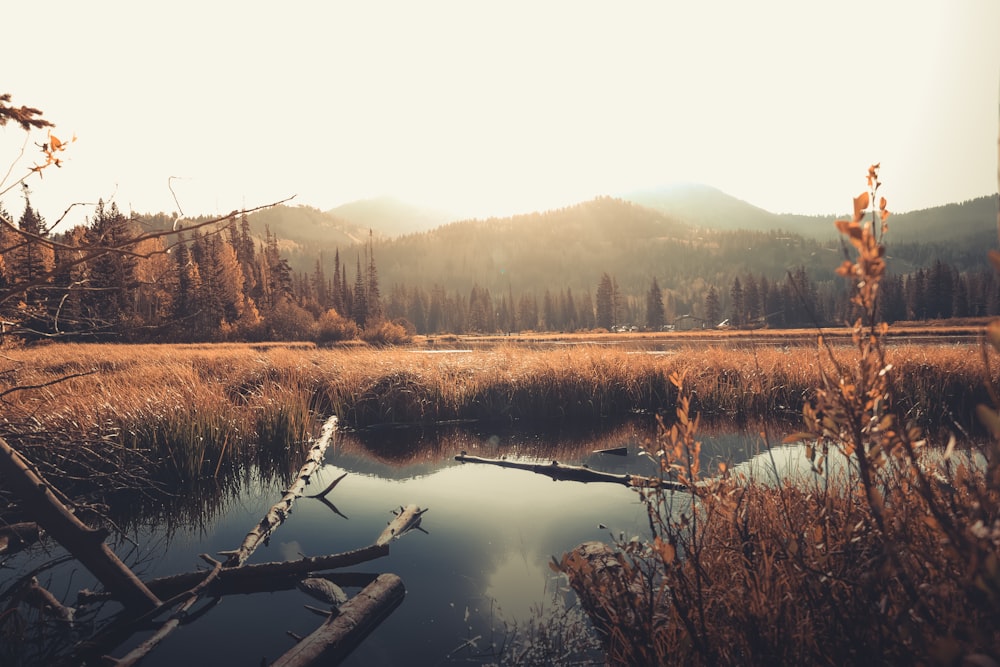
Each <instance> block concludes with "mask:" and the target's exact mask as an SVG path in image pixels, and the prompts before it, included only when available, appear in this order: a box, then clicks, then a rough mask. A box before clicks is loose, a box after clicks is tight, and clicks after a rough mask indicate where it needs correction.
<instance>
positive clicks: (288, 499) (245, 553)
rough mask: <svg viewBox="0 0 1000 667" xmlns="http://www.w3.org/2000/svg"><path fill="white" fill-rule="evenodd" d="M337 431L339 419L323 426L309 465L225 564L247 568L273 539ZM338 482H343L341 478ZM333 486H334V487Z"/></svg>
mask: <svg viewBox="0 0 1000 667" xmlns="http://www.w3.org/2000/svg"><path fill="white" fill-rule="evenodd" d="M336 428H337V418H336V417H330V418H329V419H327V420H326V423H325V424H323V431H322V433H321V435H320V437H319V439H318V440H316V441H315V442H314V443H313V446H312V447H311V448H310V449H309V454H308V455H307V456H306V462H305V463H304V464H303V465H302V467H301V468H300V469H299V474H298V475H297V476H296V478H295V482H294V483H293V484H292V485H291V486H290V487H289V488H288V489H287V490H286V491H285V494H284V495H283V496H282V497H281V500H279V501H278V502H277V503H275V504H274V506H273V507H271V509H270V510H269V511H268V513H267V514H266V515H264V518H263V519H261V520H260V523H258V524H257V525H256V526H254V527H253V528H252V529H251V530H250V532H249V533H247V536H246V537H245V538H244V539H243V543H242V544H241V545H240V546H239V548H238V549H236V550H234V551H231V552H224V555H226V556H228V557H227V558H226V561H225V563H224V567H226V568H234V567H239V566H240V565H243V564H244V563H246V562H247V560H249V558H250V556H252V555H253V552H254V551H256V549H257V547H258V546H259V545H260V544H261V543H262V542H264V540H266V539H267V538H268V537H270V536H271V533H273V532H274V531H275V530H276V529H277V528H278V526H280V525H281V524H282V523H284V522H285V519H287V518H288V515H289V514H291V512H292V504H293V503H294V502H295V500H296V498H298V497H300V496H301V495H302V493H303V490H304V489H305V487H306V484H308V483H309V477H310V476H311V475H312V474H313V473H314V472H315V471H316V469H317V468H319V466H320V465H321V464H322V463H323V456H324V455H325V454H326V449H327V447H328V446H329V445H330V442H331V441H332V440H333V434H334V431H335V430H336ZM337 481H340V480H339V479H338V480H337ZM331 486H332V485H331Z"/></svg>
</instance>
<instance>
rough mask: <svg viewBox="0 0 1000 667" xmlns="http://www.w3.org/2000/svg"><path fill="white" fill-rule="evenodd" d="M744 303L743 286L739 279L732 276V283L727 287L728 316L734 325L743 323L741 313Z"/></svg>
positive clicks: (744, 306) (737, 325)
mask: <svg viewBox="0 0 1000 667" xmlns="http://www.w3.org/2000/svg"><path fill="white" fill-rule="evenodd" d="M745 308H746V303H745V302H744V300H743V286H742V285H741V284H740V279H739V278H738V277H737V278H733V285H732V287H730V288H729V318H730V323H731V324H732V325H733V326H734V327H739V326H742V325H743V313H744V312H745V311H744V309H745Z"/></svg>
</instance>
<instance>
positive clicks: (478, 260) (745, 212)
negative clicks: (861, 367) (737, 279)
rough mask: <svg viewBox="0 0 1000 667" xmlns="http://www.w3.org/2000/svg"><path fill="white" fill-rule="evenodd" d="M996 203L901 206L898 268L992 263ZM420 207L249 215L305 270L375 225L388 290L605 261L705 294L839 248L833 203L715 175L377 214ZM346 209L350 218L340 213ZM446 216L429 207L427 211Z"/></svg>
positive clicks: (579, 277)
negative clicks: (509, 206) (744, 189)
mask: <svg viewBox="0 0 1000 667" xmlns="http://www.w3.org/2000/svg"><path fill="white" fill-rule="evenodd" d="M636 199H639V200H641V201H644V202H646V203H645V204H639V203H637V202H636V201H635V200H636ZM995 206H996V196H995V195H994V196H992V197H981V198H978V199H975V200H972V201H968V202H962V203H958V204H950V205H947V206H941V207H936V208H933V209H927V210H925V211H915V212H911V213H905V214H900V215H893V216H892V217H890V218H889V224H890V234H891V235H890V237H889V239H888V241H889V248H888V250H889V260H890V261H889V270H890V271H891V272H893V273H898V274H903V273H909V272H911V271H913V270H915V269H916V268H918V267H930V266H931V265H932V264H933V263H934V262H935V261H941V262H944V263H945V264H949V265H951V266H954V267H955V268H956V269H957V270H959V271H964V270H973V269H979V268H986V266H987V261H986V253H985V248H987V247H995V246H996V238H997V237H996V234H997V231H996V208H995ZM417 210H418V209H415V208H413V207H409V206H406V205H405V204H401V203H399V202H397V201H395V200H368V201H366V202H356V203H355V204H352V205H346V206H343V207H340V208H338V209H334V211H329V212H322V211H319V210H317V209H313V208H309V207H304V206H298V207H286V206H279V207H275V208H273V209H269V210H267V211H261V212H259V213H256V214H254V215H252V216H251V217H250V221H251V226H252V227H253V229H254V233H255V235H259V236H260V237H261V238H263V236H264V227H265V225H266V226H267V227H268V228H269V229H270V231H271V233H272V234H274V235H276V236H277V237H278V238H279V247H280V248H281V249H282V251H283V253H285V254H286V255H287V257H288V259H289V262H290V264H291V266H292V268H293V269H294V270H296V271H299V272H303V273H305V272H311V271H313V270H314V269H315V266H316V260H317V259H318V258H319V257H320V256H322V257H323V258H324V259H323V261H324V265H325V266H326V268H327V269H329V268H331V264H332V260H333V256H334V251H335V250H339V252H340V256H341V260H342V261H343V262H346V263H347V266H348V268H349V269H350V268H351V267H353V266H354V260H355V257H356V256H357V257H360V256H363V255H364V251H363V250H362V249H361V245H362V244H364V243H366V242H367V241H368V238H369V233H368V230H369V229H372V230H373V231H374V232H375V234H374V245H373V250H374V253H375V261H376V263H377V266H378V270H379V278H380V280H381V282H382V284H383V290H384V292H385V293H388V290H389V289H390V288H391V287H392V286H393V285H394V284H400V285H407V286H409V287H413V286H418V285H419V286H422V287H423V288H424V289H428V290H429V289H431V288H432V287H433V286H434V285H438V286H440V287H443V288H445V289H447V290H449V291H453V290H457V291H459V292H463V293H464V292H467V291H468V290H469V289H471V287H472V286H473V285H478V286H480V287H481V288H485V289H489V290H490V291H491V292H493V293H497V292H504V293H506V292H512V293H513V294H519V293H521V292H523V291H530V292H535V293H536V294H537V295H538V296H539V298H540V297H541V296H542V295H543V294H544V292H545V291H546V290H552V291H553V292H556V291H559V290H562V289H566V288H570V289H572V290H573V291H574V292H580V293H583V292H587V291H590V292H593V290H594V289H595V287H596V285H597V282H598V280H599V279H600V277H601V274H602V273H605V272H607V273H608V274H610V275H612V276H614V277H615V278H616V280H617V281H618V283H619V285H620V287H621V289H622V292H623V293H624V294H630V295H641V294H643V293H644V291H645V290H646V289H648V287H649V281H650V280H651V279H652V277H654V276H655V277H656V278H657V279H658V280H659V281H660V285H661V287H663V288H664V289H670V290H674V292H675V294H676V296H677V298H678V299H679V300H681V301H684V300H685V299H687V300H695V299H696V298H698V297H697V296H696V295H699V294H701V293H702V292H704V290H705V289H707V288H706V287H705V286H706V285H716V286H719V287H720V288H722V289H728V287H727V286H728V285H729V284H730V283H731V282H732V279H733V277H734V276H736V275H745V274H747V273H753V274H755V275H757V276H765V277H766V278H767V279H768V280H783V279H784V277H785V276H786V275H787V273H788V272H789V271H790V270H793V269H794V268H795V267H800V266H801V267H805V269H806V270H807V272H808V274H809V276H810V277H811V279H812V280H814V281H816V282H817V283H824V282H835V280H834V278H833V270H834V268H835V267H836V265H837V264H838V263H839V261H841V260H842V259H843V252H842V249H841V244H840V242H839V240H837V239H835V238H834V237H835V230H834V226H833V220H834V218H833V217H832V216H830V217H810V216H787V215H777V214H774V213H770V212H768V211H765V210H763V209H760V208H758V207H755V206H753V205H751V204H749V203H747V202H744V201H741V200H739V199H736V198H734V197H731V196H729V195H727V194H725V193H724V192H721V191H719V190H716V189H714V188H710V187H708V186H684V187H675V188H664V189H660V190H656V191H647V192H645V193H634V194H633V195H631V200H626V199H616V198H611V197H599V198H597V199H594V200H592V201H588V202H583V203H581V204H577V205H574V206H568V207H565V208H562V209H557V210H552V211H546V212H536V213H531V214H526V215H517V216H511V217H506V218H490V219H486V220H462V221H456V222H451V223H447V224H437V225H435V226H434V227H432V228H431V229H429V230H427V231H420V232H410V233H407V234H404V235H401V236H391V235H389V234H387V233H385V227H384V226H382V227H377V226H376V224H375V220H376V218H378V219H381V220H383V221H384V220H389V219H390V218H392V219H394V220H396V223H394V224H396V225H397V227H396V229H405V228H407V227H406V224H407V223H406V222H400V221H405V220H409V221H410V223H409V224H414V223H413V220H414V219H415V218H413V217H409V218H407V217H406V216H407V215H408V213H407V212H409V214H413V212H414V211H417ZM391 211H396V212H397V213H396V214H392V213H391ZM335 212H336V213H335ZM345 212H346V215H347V216H351V215H353V219H352V220H349V219H347V218H345V217H342V216H343V215H344V214H345ZM366 216H367V217H366ZM440 219H441V218H437V219H434V218H427V217H424V218H423V220H424V222H423V223H422V224H424V225H431V224H435V223H437V222H439V221H440ZM359 220H367V221H368V222H370V223H371V225H370V227H364V226H362V225H361V224H359V223H358V221H359ZM796 230H798V231H796ZM822 230H828V231H825V232H824V231H822Z"/></svg>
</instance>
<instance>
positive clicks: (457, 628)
mask: <svg viewBox="0 0 1000 667" xmlns="http://www.w3.org/2000/svg"><path fill="white" fill-rule="evenodd" d="M655 434H656V432H655V422H654V420H653V419H652V418H651V417H644V418H642V419H637V420H635V421H632V422H629V423H626V424H621V425H619V426H617V427H615V428H613V429H610V430H606V431H604V432H601V433H594V432H588V433H581V432H573V431H562V432H556V433H528V432H524V431H517V430H497V429H490V430H476V429H475V428H470V427H467V426H466V427H459V426H449V427H442V428H436V429H424V430H415V429H371V430H366V431H362V432H344V433H340V434H338V436H337V438H336V440H335V442H334V444H333V445H332V446H331V447H330V449H329V450H328V451H327V454H326V458H325V461H324V465H323V466H322V468H321V469H320V471H319V472H318V473H317V474H316V475H315V476H314V478H313V480H312V483H311V484H310V485H309V487H308V488H307V491H306V492H307V494H314V493H319V491H321V490H322V489H324V488H325V487H326V486H327V485H328V484H329V483H330V482H331V481H332V480H333V479H335V478H336V477H337V476H339V475H341V474H342V473H344V472H347V473H348V475H347V477H345V478H344V480H343V481H341V482H340V483H339V484H338V485H337V487H336V488H335V489H334V490H333V491H332V492H331V493H330V494H329V496H328V498H327V499H328V500H329V502H330V503H332V504H333V505H334V506H335V507H336V509H337V511H338V512H339V513H335V512H334V511H332V510H331V508H330V507H328V506H327V505H325V504H323V503H322V502H320V501H318V500H316V499H311V498H301V499H299V500H298V502H297V503H296V504H295V507H294V510H293V512H292V514H291V516H290V518H289V519H288V520H287V521H286V523H285V524H284V525H282V526H281V527H280V528H279V529H278V530H277V531H276V533H275V534H274V536H273V537H272V538H271V541H270V544H269V545H267V546H265V547H262V548H261V549H259V550H258V551H257V553H256V554H255V555H254V556H253V558H252V559H251V563H260V562H267V561H275V560H284V559H295V558H299V557H300V556H320V555H325V554H332V553H338V552H343V551H347V550H351V549H356V548H360V547H364V546H367V545H369V544H371V543H372V542H374V540H375V538H376V537H377V536H378V534H379V533H380V532H381V531H382V529H383V528H384V527H385V525H386V523H387V522H388V521H389V520H390V519H391V518H392V514H391V511H392V510H393V509H398V508H399V507H400V506H401V505H407V504H410V503H415V504H417V505H419V506H420V507H423V508H427V509H428V512H427V513H426V514H425V515H424V517H423V521H422V527H423V528H424V529H426V531H427V534H424V533H421V532H416V531H414V532H411V533H409V534H407V535H406V536H404V537H403V538H402V539H400V540H398V541H396V542H394V543H393V544H392V547H391V553H390V555H389V556H388V557H386V558H382V559H379V560H376V561H372V562H369V563H365V564H363V565H361V566H358V567H356V568H352V570H353V571H358V572H392V573H395V574H397V575H399V576H400V577H401V578H402V580H403V583H404V584H405V586H406V590H407V594H406V599H405V600H404V601H403V603H402V605H400V607H399V608H397V609H396V610H395V611H394V612H393V613H392V614H391V615H390V616H389V618H388V619H387V620H386V621H385V622H383V623H382V624H381V625H380V626H379V627H378V628H377V629H376V630H375V631H374V632H373V633H372V635H370V636H369V637H368V638H367V639H366V640H365V641H364V642H363V643H362V644H361V646H360V647H359V648H357V649H356V650H355V652H354V653H353V654H352V655H351V656H350V657H349V658H348V660H347V661H346V663H345V664H348V665H403V664H407V665H409V664H439V663H441V662H442V661H443V660H445V658H446V656H449V654H452V652H453V651H455V649H457V648H458V647H459V646H460V645H462V644H463V643H464V642H466V640H468V639H470V638H472V637H475V636H481V639H480V640H479V641H477V642H476V645H475V647H473V646H471V645H470V646H468V647H466V648H465V649H463V650H461V651H458V652H456V653H454V654H452V655H451V658H450V659H451V660H453V661H463V662H464V661H469V660H472V661H473V662H476V661H490V660H494V661H495V660H497V659H498V658H499V656H497V655H495V649H491V648H490V644H491V643H496V644H498V645H499V644H500V643H501V642H502V641H503V639H504V635H505V632H507V631H509V630H510V629H511V628H512V627H513V624H515V623H517V624H519V625H522V626H523V623H524V622H525V621H526V620H527V619H528V618H529V617H530V616H531V614H532V613H533V610H535V609H537V608H539V607H542V606H544V607H549V606H551V602H552V600H553V599H554V596H557V595H564V594H565V593H564V589H565V585H564V584H563V583H562V582H561V581H560V579H559V578H558V577H557V576H556V575H554V574H553V573H552V572H551V570H550V569H549V568H548V562H549V560H550V559H551V557H552V556H556V557H559V556H561V555H562V554H563V553H564V552H566V551H568V550H570V549H572V548H573V547H575V546H576V545H577V544H579V543H581V542H583V541H586V540H608V539H611V536H614V537H616V538H617V537H618V536H619V535H621V536H624V537H626V538H627V537H629V536H632V535H645V534H646V531H647V525H648V523H647V518H646V511H645V508H644V506H643V505H642V504H641V503H640V502H639V498H638V495H637V494H636V493H635V492H633V491H632V490H630V489H628V488H626V487H624V486H622V485H618V484H602V483H596V484H594V483H592V484H583V483H579V482H571V481H561V482H554V481H553V480H551V479H549V478H547V477H545V476H543V475H537V474H533V473H530V472H525V471H520V470H510V469H504V468H498V467H494V466H489V465H477V464H461V463H457V462H455V461H454V456H455V455H456V454H458V453H459V452H460V451H463V450H465V451H467V452H468V453H469V454H472V455H476V456H483V457H501V456H505V457H508V458H518V459H532V460H537V461H551V460H558V461H559V462H560V463H566V464H577V465H580V464H585V465H588V466H590V467H592V468H594V469H598V470H604V471H607V472H614V473H633V474H640V475H655V474H656V464H655V462H654V461H653V459H652V458H650V457H647V456H641V455H640V451H641V449H642V448H646V449H648V450H649V451H651V452H655V450H656V448H657V445H656V442H655ZM702 440H703V443H704V444H703V449H702V466H703V467H702V469H703V470H704V471H705V472H706V473H708V474H711V472H712V471H714V470H715V469H717V468H716V467H715V464H716V463H717V462H718V461H723V460H725V461H728V462H729V463H730V464H733V463H738V462H739V461H741V460H745V459H746V458H747V457H748V455H750V454H751V453H752V452H753V450H754V449H755V447H756V444H755V443H756V442H757V441H758V440H759V437H758V436H750V437H748V436H747V435H746V433H734V432H725V431H722V432H712V431H711V430H707V429H706V431H705V432H704V433H703V437H702ZM615 447H626V448H627V452H628V453H627V455H626V456H611V455H606V454H595V453H594V450H598V449H608V448H615ZM295 469H296V466H295V465H294V464H292V465H288V466H287V470H277V471H275V470H269V471H260V470H258V471H256V472H253V471H251V472H248V473H246V474H244V475H242V476H241V478H240V480H239V483H238V484H236V483H226V484H223V485H221V486H218V487H212V486H208V487H206V488H202V489H195V490H191V491H190V492H188V493H185V494H182V495H180V496H178V498H176V500H175V501H174V502H173V503H168V504H160V505H158V506H149V505H145V506H144V505H142V504H141V503H136V504H134V505H131V506H130V508H131V509H132V510H134V511H135V514H133V515H132V516H128V515H127V514H126V513H125V512H124V511H123V510H122V508H118V509H117V511H116V512H115V514H116V515H117V516H118V517H119V518H120V520H121V522H122V524H123V525H126V526H129V527H130V532H131V537H132V538H133V539H134V540H135V542H136V543H137V544H138V545H139V547H140V548H139V550H138V552H136V553H134V554H130V556H129V562H130V564H134V563H136V562H140V563H141V565H140V566H139V567H138V568H137V569H138V570H139V572H140V576H142V577H143V578H151V577H156V576H163V575H167V574H174V573H178V572H185V571H190V570H194V569H197V568H198V566H199V560H198V558H197V556H198V554H199V553H217V552H218V551H221V550H226V549H232V548H234V547H235V546H237V545H238V544H239V543H240V542H241V541H242V539H243V536H244V535H245V534H246V532H247V530H249V529H250V528H251V527H252V526H253V525H254V524H255V523H256V522H257V521H259V519H260V517H261V516H263V514H264V512H266V511H267V509H268V508H269V507H270V506H271V505H272V504H273V503H274V502H275V501H277V499H278V498H279V497H280V495H281V492H282V489H283V488H284V484H285V483H287V481H288V479H289V477H290V475H291V474H292V473H293V472H294V470H295ZM199 507H200V512H199V511H198V508H199ZM605 527H606V528H605ZM37 557H38V556H37V554H36V558H37ZM10 564H11V563H8V565H10ZM15 564H16V562H15ZM20 564H21V565H22V566H23V567H24V568H28V567H29V566H30V565H31V563H30V561H28V560H23V559H22V560H21V561H20ZM10 571H11V570H5V571H4V572H0V588H3V587H4V586H5V585H6V583H7V580H6V579H5V577H6V576H7V575H6V574H5V572H10ZM11 576H14V575H11ZM88 579H89V578H88V577H86V576H84V577H81V576H80V573H79V569H78V568H75V572H70V571H68V570H66V571H60V570H57V571H56V574H54V575H53V578H52V581H51V582H50V584H51V585H50V587H51V588H52V589H53V590H57V591H58V590H67V591H70V597H72V593H75V591H76V590H77V589H79V588H81V587H84V586H90V587H93V586H94V584H93V583H92V582H90V581H89V580H88ZM347 592H348V594H351V595H353V594H354V593H356V592H357V591H356V589H353V590H352V589H348V591H347ZM565 595H566V599H568V600H569V601H570V603H572V596H571V595H570V594H565ZM308 604H311V599H310V598H307V597H306V596H304V595H303V594H302V593H300V592H299V591H297V590H289V591H279V592H274V593H262V594H254V595H236V596H230V597H226V598H223V599H222V601H221V603H220V604H219V605H218V606H217V607H215V608H212V609H211V610H210V611H208V613H206V614H205V615H204V616H202V617H200V618H198V619H197V621H195V622H193V623H190V624H188V625H185V626H183V627H182V628H180V629H179V630H178V631H177V632H175V633H174V635H172V636H171V637H170V638H168V640H167V641H165V642H164V643H163V645H161V646H160V647H158V648H157V649H156V650H155V651H154V652H153V653H152V654H151V655H150V656H149V657H148V658H147V659H146V660H144V662H143V664H144V665H145V666H146V667H150V666H158V665H176V664H187V665H192V666H194V665H202V664H220V663H221V664H260V663H261V661H262V660H266V661H268V662H270V661H272V660H274V659H275V658H277V657H278V656H279V655H281V654H282V653H283V652H284V651H286V650H287V649H288V648H289V647H290V646H291V640H290V639H289V638H288V637H287V636H286V635H285V632H286V631H291V632H293V633H296V634H298V635H306V634H308V633H309V632H311V631H312V630H313V629H315V628H316V627H317V626H318V624H319V623H320V622H321V621H319V620H318V619H317V618H316V616H315V615H313V614H312V613H310V612H309V611H308V610H306V609H305V605H308ZM143 638H144V637H142V636H137V637H136V638H135V639H133V642H134V643H133V644H131V645H126V646H123V647H120V648H119V649H118V652H117V653H116V655H118V654H124V652H125V651H127V650H128V648H130V647H131V646H132V645H134V644H135V643H138V642H139V641H141V640H142V639H143Z"/></svg>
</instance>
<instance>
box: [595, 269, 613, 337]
mask: <svg viewBox="0 0 1000 667" xmlns="http://www.w3.org/2000/svg"><path fill="white" fill-rule="evenodd" d="M596 308H597V326H598V327H601V328H603V329H608V330H609V331H610V330H611V328H612V327H613V326H614V325H615V288H614V283H613V281H612V280H611V276H609V275H608V274H607V273H602V274H601V281H600V282H599V283H598V284H597V297H596Z"/></svg>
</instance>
